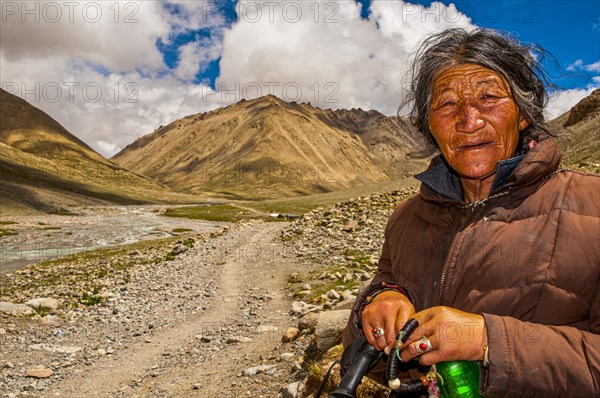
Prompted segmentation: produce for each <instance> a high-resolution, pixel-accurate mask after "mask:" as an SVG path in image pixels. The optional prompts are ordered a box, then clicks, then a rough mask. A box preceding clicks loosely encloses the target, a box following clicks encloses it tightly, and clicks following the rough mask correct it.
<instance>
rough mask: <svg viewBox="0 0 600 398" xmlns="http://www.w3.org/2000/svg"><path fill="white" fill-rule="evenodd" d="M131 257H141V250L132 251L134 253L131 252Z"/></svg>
mask: <svg viewBox="0 0 600 398" xmlns="http://www.w3.org/2000/svg"><path fill="white" fill-rule="evenodd" d="M129 255H130V256H132V257H133V256H139V255H140V252H139V250H134V251H132V252H129Z"/></svg>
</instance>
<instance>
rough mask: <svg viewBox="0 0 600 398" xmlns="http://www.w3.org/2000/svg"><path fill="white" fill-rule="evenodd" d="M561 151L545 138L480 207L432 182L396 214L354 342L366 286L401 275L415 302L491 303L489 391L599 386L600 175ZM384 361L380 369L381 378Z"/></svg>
mask: <svg viewBox="0 0 600 398" xmlns="http://www.w3.org/2000/svg"><path fill="white" fill-rule="evenodd" d="M560 160H561V154H560V151H559V149H558V147H557V145H556V143H555V142H554V140H553V139H547V140H545V141H543V142H541V143H539V144H538V145H537V146H536V147H535V148H534V149H532V150H531V151H529V152H528V153H527V154H526V155H525V157H524V158H523V159H522V160H521V161H520V163H518V165H517V166H516V168H513V169H512V170H511V172H510V175H507V176H505V178H504V180H505V181H504V182H503V184H501V186H498V187H495V185H496V184H494V186H493V188H492V191H491V192H490V198H489V200H487V201H486V202H485V203H483V204H482V205H480V206H475V207H472V208H464V206H465V203H464V202H463V201H462V200H460V199H459V198H458V197H457V195H454V196H455V198H450V197H448V196H447V195H442V194H440V193H438V192H436V190H435V188H436V186H435V184H433V183H428V184H422V186H421V190H420V193H419V194H418V195H416V196H415V197H412V198H411V199H409V200H407V201H405V202H404V203H402V204H400V205H399V206H398V207H397V208H396V209H395V211H394V212H393V214H392V216H391V217H390V219H389V221H388V225H387V227H386V231H385V241H384V244H383V250H382V255H381V258H380V260H379V266H378V273H377V275H376V276H375V278H374V279H373V281H372V282H371V284H370V285H369V287H367V288H366V289H365V290H364V291H363V292H362V294H361V295H360V296H359V298H358V299H357V302H356V303H355V306H354V309H353V312H352V315H351V317H350V319H349V322H348V327H347V328H346V330H345V332H344V336H343V340H344V344H345V345H348V344H349V343H350V342H351V341H352V340H354V339H355V338H356V336H357V335H358V333H359V330H360V329H359V328H360V323H359V309H360V307H361V305H362V302H363V300H364V298H365V297H366V296H367V295H368V294H370V293H372V292H373V291H374V290H375V289H377V288H378V287H379V286H380V282H381V281H393V282H396V283H399V284H401V285H402V286H404V287H405V288H407V289H408V290H409V291H410V292H411V293H412V295H413V296H414V299H415V309H416V311H421V310H423V309H425V308H428V307H432V306H436V305H444V306H449V307H454V308H457V309H460V310H463V311H467V312H471V313H480V314H483V315H484V317H485V321H486V325H487V328H488V335H489V359H490V366H489V368H488V369H483V368H481V380H480V388H481V391H482V394H483V395H484V396H489V397H598V396H600V219H599V217H600V178H599V177H598V176H594V175H586V174H582V173H577V172H571V171H559V170H558V167H559V164H560ZM442 163H443V162H442V161H441V158H438V159H437V160H434V161H433V162H432V165H430V168H429V169H428V171H430V170H432V169H433V168H435V167H437V168H438V169H439V167H442V166H441V164H442ZM443 167H446V166H443ZM446 169H447V167H446ZM438 176H439V174H438ZM496 178H499V175H498V172H497V175H496ZM428 185H429V186H428ZM438 185H440V186H447V185H448V181H445V180H443V179H442V181H439V182H438ZM450 185H451V184H450ZM432 188H433V189H432ZM438 191H439V190H438ZM360 333H362V331H361V332H360ZM381 371H382V369H381V367H378V368H377V369H376V370H375V371H374V372H373V373H372V374H371V375H370V376H371V377H373V378H374V379H376V380H381V377H382V373H381Z"/></svg>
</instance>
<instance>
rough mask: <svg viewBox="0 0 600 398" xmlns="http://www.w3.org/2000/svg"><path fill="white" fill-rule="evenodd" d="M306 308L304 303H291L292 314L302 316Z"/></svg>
mask: <svg viewBox="0 0 600 398" xmlns="http://www.w3.org/2000/svg"><path fill="white" fill-rule="evenodd" d="M307 306H308V304H306V303H305V302H304V301H294V302H293V303H292V311H291V312H292V314H302V312H303V311H304V309H305V308H306V307H307Z"/></svg>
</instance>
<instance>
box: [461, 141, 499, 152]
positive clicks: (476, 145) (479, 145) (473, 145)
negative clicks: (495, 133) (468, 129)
mask: <svg viewBox="0 0 600 398" xmlns="http://www.w3.org/2000/svg"><path fill="white" fill-rule="evenodd" d="M492 145H494V142H493V141H480V142H470V143H467V144H464V145H461V146H459V147H458V148H456V150H457V151H472V150H477V149H485V148H487V147H489V146H492Z"/></svg>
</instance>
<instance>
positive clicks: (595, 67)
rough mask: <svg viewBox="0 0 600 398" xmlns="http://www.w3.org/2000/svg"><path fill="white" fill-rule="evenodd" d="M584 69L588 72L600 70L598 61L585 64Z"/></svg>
mask: <svg viewBox="0 0 600 398" xmlns="http://www.w3.org/2000/svg"><path fill="white" fill-rule="evenodd" d="M584 69H585V70H587V71H588V72H600V61H596V62H594V63H593V64H589V65H585V66H584Z"/></svg>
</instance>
